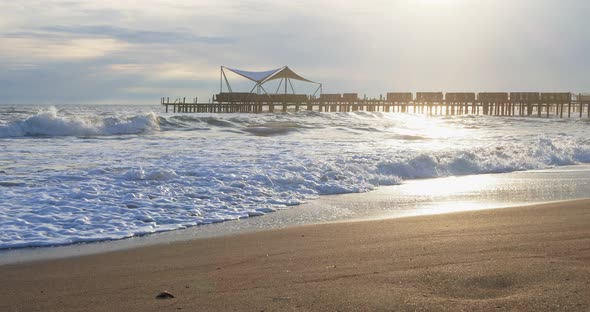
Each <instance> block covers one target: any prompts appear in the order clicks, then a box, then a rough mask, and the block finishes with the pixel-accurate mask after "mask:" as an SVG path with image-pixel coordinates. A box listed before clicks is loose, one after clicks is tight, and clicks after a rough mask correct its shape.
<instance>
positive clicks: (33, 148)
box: [0, 107, 590, 248]
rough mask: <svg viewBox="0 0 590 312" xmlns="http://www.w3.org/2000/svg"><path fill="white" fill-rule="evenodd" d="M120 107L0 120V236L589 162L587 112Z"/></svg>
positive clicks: (93, 237)
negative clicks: (188, 111)
mask: <svg viewBox="0 0 590 312" xmlns="http://www.w3.org/2000/svg"><path fill="white" fill-rule="evenodd" d="M128 109H129V112H128V113H127V114H126V115H123V117H117V118H115V117H104V112H98V113H95V114H90V113H73V112H61V113H60V112H59V111H56V110H53V109H52V110H47V111H44V112H41V113H34V114H33V113H32V114H31V115H30V116H25V117H23V118H21V119H19V120H13V121H10V122H5V123H4V125H3V126H0V133H2V134H6V133H7V132H8V131H10V133H11V135H10V137H11V138H10V139H0V140H2V141H0V142H1V143H2V153H1V154H0V170H1V171H0V172H2V175H1V176H0V198H1V199H2V202H1V203H0V248H16V247H26V246H46V245H60V244H71V243H77V242H88V241H99V240H108V239H120V238H125V237H132V236H136V235H142V234H148V233H154V232H160V231H168V230H174V229H181V228H186V227H191V226H197V225H202V224H209V223H217V222H223V221H228V220H235V219H240V218H248V217H253V216H261V215H264V214H266V213H269V212H272V211H275V210H277V209H285V208H287V207H291V206H294V205H298V204H301V203H304V202H306V201H309V200H313V199H315V198H317V197H318V196H319V195H325V194H341V193H352V192H365V191H369V190H372V189H374V188H375V187H378V186H380V185H395V184H399V183H402V182H403V181H404V180H408V179H417V178H437V177H446V176H453V175H470V174H482V173H499V172H511V171H516V170H530V169H542V168H549V167H553V166H563V165H571V164H577V163H586V162H590V142H589V141H588V139H587V138H586V134H587V133H588V130H590V129H589V128H590V124H588V123H585V122H581V121H577V120H571V121H566V122H563V121H557V120H543V119H511V118H491V117H477V116H465V117H453V118H427V117H423V116H416V115H405V114H382V113H347V114H344V113H335V114H321V113H299V114H276V115H272V114H260V115H231V114H229V115H210V116H201V115H174V114H168V115H164V114H162V115H160V116H156V115H155V114H152V113H149V112H146V113H139V114H138V112H136V111H134V110H133V107H129V108H128ZM109 115H114V114H112V113H111V112H109ZM97 116H103V117H97ZM7 129H9V130H7ZM19 129H20V130H19ZM158 129H159V131H154V130H158ZM269 129H270V130H269ZM359 129H371V131H362V130H359ZM134 133H135V134H141V135H127V136H123V137H118V138H117V140H110V139H109V136H111V135H119V134H134ZM6 136H7V135H4V137H6ZM25 136H33V137H28V138H26V139H24V137H25ZM39 136H40V137H39ZM51 136H62V137H63V136H70V139H68V140H64V139H61V137H60V138H55V139H54V138H52V137H51ZM87 136H97V138H92V139H87V138H86V137H87ZM18 137H23V139H18Z"/></svg>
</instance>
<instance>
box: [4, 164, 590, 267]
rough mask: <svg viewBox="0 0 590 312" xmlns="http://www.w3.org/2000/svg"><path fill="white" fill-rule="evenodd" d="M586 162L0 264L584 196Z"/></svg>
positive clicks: (430, 184)
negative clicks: (280, 229) (301, 227)
mask: <svg viewBox="0 0 590 312" xmlns="http://www.w3.org/2000/svg"><path fill="white" fill-rule="evenodd" d="M588 173H590V166H589V165H587V164H583V165H575V166H565V167H556V168H551V169H546V170H532V171H517V172H509V173H497V174H482V175H472V176H456V177H445V178H435V179H418V180H408V181H404V183H402V184H400V185H393V186H381V187H378V188H376V189H375V190H373V191H370V192H365V193H350V194H340V195H322V196H320V197H319V198H318V199H315V200H311V201H309V202H308V203H305V204H302V205H298V206H295V207H288V208H286V209H278V210H277V211H276V212H273V213H269V214H266V215H264V216H261V217H253V218H246V219H239V220H232V221H227V222H221V223H215V224H207V225H203V226H195V227H190V228H187V229H181V230H174V231H167V232H158V233H153V234H149V235H145V236H136V237H131V238H127V239H120V240H107V241H99V242H88V243H77V244H71V245H62V246H52V247H33V248H31V247H28V248H19V249H12V250H0V265H3V264H11V263H22V262H31V261H40V260H41V261H43V260H50V259H59V258H68V257H77V256H82V255H89V254H98V253H105V252H112V251H117V250H123V249H130V248H138V247H144V246H150V245H158V244H168V243H171V242H176V241H186V240H194V239H198V238H210V237H219V236H227V235H235V234H243V233H249V232H257V231H260V230H268V229H277V228H287V227H293V226H301V225H309V224H325V223H333V222H351V221H360V220H378V219H391V218H399V217H407V216H417V215H430V214H441V213H448V212H458V211H469V210H480V209H495V208H510V207H516V206H522V205H531V204H543V203H550V202H558V201H564V200H575V199H581V198H584V197H586V196H587V192H586V190H587V187H586V185H588V184H589V183H590V179H589V178H588V177H589V175H588Z"/></svg>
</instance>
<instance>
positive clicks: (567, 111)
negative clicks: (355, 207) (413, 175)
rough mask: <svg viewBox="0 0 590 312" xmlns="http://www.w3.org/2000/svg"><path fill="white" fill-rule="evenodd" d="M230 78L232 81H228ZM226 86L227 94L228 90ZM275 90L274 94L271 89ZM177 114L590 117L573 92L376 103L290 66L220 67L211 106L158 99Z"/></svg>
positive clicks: (396, 96)
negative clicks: (245, 88)
mask: <svg viewBox="0 0 590 312" xmlns="http://www.w3.org/2000/svg"><path fill="white" fill-rule="evenodd" d="M230 73H231V74H233V75H234V76H237V77H239V78H245V79H247V80H249V81H251V82H253V83H254V87H253V88H252V89H251V90H250V92H235V91H233V89H232V86H231V84H230V82H229V79H228V75H227V74H230ZM230 77H231V76H230ZM292 80H296V81H300V82H303V83H305V84H308V85H311V86H313V88H314V89H315V92H313V94H310V95H308V94H298V93H297V92H296V91H295V88H294V86H293V83H292ZM224 86H225V90H224ZM275 86H276V92H274V93H269V92H268V91H267V89H270V87H273V89H274V87H275ZM160 104H162V105H163V106H164V107H165V109H166V112H173V113H278V112H283V113H284V112H299V111H315V112H355V111H367V112H401V113H415V114H427V115H431V116H455V115H466V114H471V115H491V116H521V117H525V116H537V117H549V116H558V117H560V118H563V117H572V116H579V117H580V118H581V117H584V116H585V117H588V118H590V94H586V93H572V92H480V93H474V92H416V93H415V94H414V93H412V92H388V93H386V94H385V96H383V95H380V96H379V98H378V99H376V98H371V99H369V98H367V97H366V96H363V97H362V98H361V97H359V95H358V93H352V92H351V93H336V94H326V93H322V84H321V83H318V82H315V81H312V80H309V79H306V78H303V77H302V76H301V75H299V74H297V73H295V72H294V71H293V70H291V69H290V68H289V67H287V66H283V67H281V68H277V69H273V70H267V71H257V72H253V71H245V70H239V69H233V68H228V67H224V66H221V67H220V76H219V93H218V94H216V95H215V96H214V97H213V98H211V99H210V100H209V102H208V103H199V101H198V99H197V98H196V97H195V98H193V99H192V100H190V99H189V101H188V102H187V100H186V98H185V97H183V98H174V99H173V100H172V102H171V101H170V98H169V97H165V98H164V97H162V98H161V99H160Z"/></svg>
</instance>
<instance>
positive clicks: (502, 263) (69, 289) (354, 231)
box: [0, 200, 590, 311]
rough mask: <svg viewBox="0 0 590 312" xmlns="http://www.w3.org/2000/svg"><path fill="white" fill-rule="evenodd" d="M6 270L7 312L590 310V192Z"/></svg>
mask: <svg viewBox="0 0 590 312" xmlns="http://www.w3.org/2000/svg"><path fill="white" fill-rule="evenodd" d="M375 204H380V205H384V204H385V203H375ZM0 276H1V277H2V278H1V279H0V289H2V291H1V292H0V311H183V310H184V311H289V310H303V311H306V310H307V311H317V310H326V311H336V310H340V311H350V310H379V311H380V310H392V311H400V310H401V311H404V310H410V311H415V310H423V311H445V310H447V311H460V310H465V311H504V310H519V311H548V310H549V311H553V310H555V311H587V310H588V309H590V296H588V294H589V293H590V200H578V201H569V202H559V203H551V204H544V205H534V206H526V207H518V208H507V209H494V210H482V211H471V212H461V213H451V214H444V215H431V216H421V217H408V218H400V219H388V220H377V221H363V222H342V223H333V224H323V225H310V226H302V227H292V228H287V229H280V230H270V231H261V232H255V233H248V234H241V235H234V236H225V237H216V238H207V239H197V240H191V241H184V242H175V243H169V244H161V245H156V246H148V247H141V248H136V249H128V250H122V251H116V252H111V253H103V254H97V255H90V256H82V257H75V258H67V259H60V260H51V261H43V262H33V263H24V264H16V265H4V266H0ZM163 290H166V291H169V292H170V293H172V294H173V295H174V296H175V298H173V299H156V298H155V297H156V295H157V294H158V293H159V292H160V291H163Z"/></svg>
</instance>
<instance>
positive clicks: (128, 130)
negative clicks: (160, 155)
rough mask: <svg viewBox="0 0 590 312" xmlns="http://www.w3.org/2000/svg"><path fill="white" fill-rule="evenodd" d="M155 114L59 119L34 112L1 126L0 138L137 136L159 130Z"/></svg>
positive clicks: (50, 113) (55, 114)
mask: <svg viewBox="0 0 590 312" xmlns="http://www.w3.org/2000/svg"><path fill="white" fill-rule="evenodd" d="M159 129H160V127H159V124H158V118H157V116H156V114H154V113H150V114H146V115H141V116H134V117H129V118H125V119H119V118H116V117H94V116H93V117H79V116H69V117H65V116H60V115H58V111H57V109H56V108H54V107H52V108H49V109H48V110H45V111H42V112H39V113H37V114H36V115H33V116H30V117H28V118H26V119H23V120H17V121H13V122H10V123H7V124H5V125H0V137H4V138H6V137H29V136H103V135H120V134H138V133H144V132H149V131H155V130H159Z"/></svg>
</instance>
